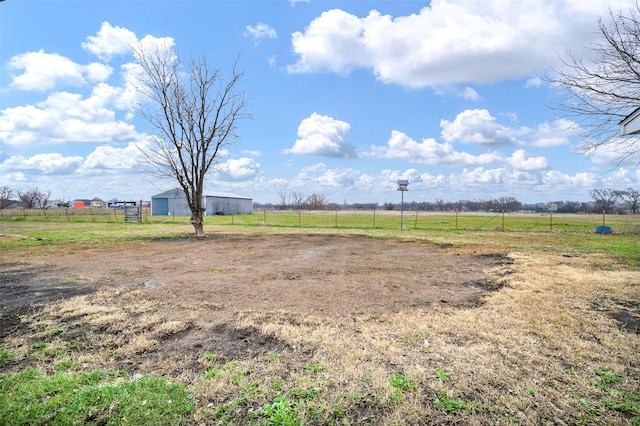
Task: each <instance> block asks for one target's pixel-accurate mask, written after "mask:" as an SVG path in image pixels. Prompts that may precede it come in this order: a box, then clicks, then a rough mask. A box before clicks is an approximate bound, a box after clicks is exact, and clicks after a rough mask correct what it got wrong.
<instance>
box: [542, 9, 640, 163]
mask: <svg viewBox="0 0 640 426" xmlns="http://www.w3.org/2000/svg"><path fill="white" fill-rule="evenodd" d="M598 30H599V33H600V34H602V36H603V39H602V41H600V42H598V43H597V44H595V45H593V46H591V51H592V53H593V59H587V58H584V57H583V56H581V55H577V54H575V53H572V52H567V54H566V55H565V56H564V57H562V58H561V60H562V62H561V64H560V65H559V66H557V67H554V68H553V70H552V73H551V75H546V76H544V77H543V78H544V79H545V80H546V81H548V82H551V83H553V84H555V85H557V86H558V87H559V88H560V89H561V91H562V95H563V97H562V100H561V101H560V102H559V103H558V104H557V105H556V109H557V110H559V111H561V112H562V113H563V114H564V115H565V117H566V118H571V119H574V120H576V122H578V123H579V124H580V126H581V128H582V129H584V130H585V135H584V140H583V142H582V143H581V144H580V145H579V146H578V149H579V150H580V151H581V152H583V153H586V154H593V153H594V152H595V151H596V150H597V149H598V148H600V147H604V146H605V145H607V146H609V147H610V148H611V150H612V152H615V153H616V157H617V161H618V165H620V163H622V161H624V160H626V159H628V158H629V157H631V156H635V155H636V154H638V152H640V143H638V140H637V139H636V138H632V137H620V136H619V124H620V121H621V120H622V119H624V118H625V117H627V116H628V115H629V114H630V113H631V112H633V111H634V110H635V109H636V108H638V107H640V5H639V4H638V3H636V5H635V7H634V8H631V9H629V10H627V11H618V12H615V11H613V10H610V11H609V17H608V19H607V21H606V22H605V21H603V20H602V19H599V20H598Z"/></svg>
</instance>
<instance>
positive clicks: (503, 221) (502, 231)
mask: <svg viewBox="0 0 640 426" xmlns="http://www.w3.org/2000/svg"><path fill="white" fill-rule="evenodd" d="M502 232H504V209H502Z"/></svg>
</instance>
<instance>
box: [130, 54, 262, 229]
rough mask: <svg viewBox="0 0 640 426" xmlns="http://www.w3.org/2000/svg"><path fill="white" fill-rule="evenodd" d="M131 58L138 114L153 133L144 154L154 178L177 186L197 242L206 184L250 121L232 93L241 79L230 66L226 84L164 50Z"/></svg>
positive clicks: (203, 66) (197, 62) (202, 63)
mask: <svg viewBox="0 0 640 426" xmlns="http://www.w3.org/2000/svg"><path fill="white" fill-rule="evenodd" d="M136 54H137V56H138V59H139V62H140V65H141V66H142V69H143V71H144V72H143V74H142V76H141V77H140V86H139V87H138V90H139V91H140V92H141V93H142V94H143V95H144V96H145V97H146V98H147V99H148V100H149V101H150V102H148V103H146V104H143V105H141V106H140V107H139V111H138V112H139V114H140V115H141V116H142V117H144V118H145V119H146V120H147V121H148V122H149V123H150V124H151V125H152V126H153V127H154V128H155V129H156V131H157V132H158V133H157V134H156V135H155V136H156V138H155V146H154V147H153V148H152V149H149V150H145V151H144V152H143V154H144V155H145V157H146V159H147V161H148V163H149V164H150V165H152V166H153V167H154V169H155V171H156V172H157V174H158V175H159V176H161V177H170V178H173V179H175V180H176V181H177V182H178V184H179V185H180V188H181V189H182V191H183V192H184V194H185V196H186V199H187V205H188V206H189V209H190V211H191V224H192V225H193V227H194V230H195V235H196V237H202V236H204V227H203V218H204V215H205V209H206V204H205V202H204V199H203V197H204V185H205V178H206V177H207V175H208V173H209V171H210V170H212V166H214V165H215V164H216V163H217V161H218V160H219V157H220V155H221V154H222V152H223V149H225V148H226V147H227V146H228V145H229V144H231V143H232V142H234V141H235V140H236V139H237V138H238V134H237V130H238V122H239V121H240V120H242V119H245V118H249V117H250V116H249V115H248V114H247V113H245V109H246V106H247V103H246V101H245V98H244V93H243V92H241V91H238V88H237V86H238V83H239V81H240V80H241V78H242V77H243V73H241V72H238V71H237V69H236V66H237V61H235V62H234V63H233V64H232V67H231V75H230V77H229V78H228V79H226V80H225V79H224V78H223V75H222V72H221V70H220V69H219V68H212V67H211V66H210V65H209V63H208V62H207V60H206V59H205V58H204V57H199V58H194V59H190V60H188V61H186V62H183V61H182V60H181V59H180V56H179V55H178V54H177V53H176V52H174V51H173V49H170V48H168V47H167V46H164V47H163V46H158V47H156V48H149V49H145V48H142V47H141V48H138V49H137V50H136Z"/></svg>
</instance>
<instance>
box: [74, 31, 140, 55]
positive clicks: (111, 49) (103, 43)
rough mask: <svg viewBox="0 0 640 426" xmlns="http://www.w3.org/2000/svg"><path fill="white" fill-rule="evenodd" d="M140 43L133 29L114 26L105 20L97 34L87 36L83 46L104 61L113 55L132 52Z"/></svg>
mask: <svg viewBox="0 0 640 426" xmlns="http://www.w3.org/2000/svg"><path fill="white" fill-rule="evenodd" d="M137 43H138V37H136V35H135V33H134V32H133V31H130V30H128V29H126V28H122V27H114V26H112V25H111V24H110V23H109V22H103V23H102V26H101V27H100V30H99V31H98V32H97V33H96V36H95V37H94V36H89V37H87V41H85V42H83V43H82V47H83V48H84V49H85V50H86V51H88V52H91V53H93V54H94V55H96V56H97V57H98V58H100V59H101V60H103V61H106V62H108V61H110V60H111V58H112V57H113V56H116V55H125V54H129V53H131V51H132V49H133V47H134V46H135V45H136V44H137Z"/></svg>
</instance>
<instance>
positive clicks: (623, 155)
mask: <svg viewBox="0 0 640 426" xmlns="http://www.w3.org/2000/svg"><path fill="white" fill-rule="evenodd" d="M591 160H592V161H593V162H594V163H595V164H605V165H609V166H616V167H617V166H623V167H624V166H626V167H637V166H638V165H640V138H636V137H621V138H616V139H612V140H611V141H609V142H608V143H606V144H603V145H601V146H599V147H598V148H597V149H595V150H594V151H593V152H591Z"/></svg>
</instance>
